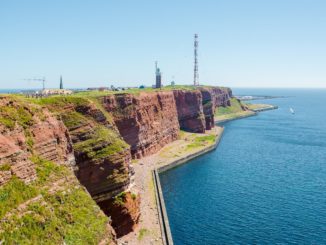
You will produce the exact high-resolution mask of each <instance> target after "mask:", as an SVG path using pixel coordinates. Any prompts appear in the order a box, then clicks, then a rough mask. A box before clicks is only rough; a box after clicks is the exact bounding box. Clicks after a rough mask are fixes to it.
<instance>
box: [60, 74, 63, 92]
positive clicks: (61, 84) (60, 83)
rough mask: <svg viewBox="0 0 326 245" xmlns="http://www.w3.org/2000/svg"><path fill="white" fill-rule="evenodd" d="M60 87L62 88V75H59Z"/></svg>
mask: <svg viewBox="0 0 326 245" xmlns="http://www.w3.org/2000/svg"><path fill="white" fill-rule="evenodd" d="M60 89H63V82H62V76H60Z"/></svg>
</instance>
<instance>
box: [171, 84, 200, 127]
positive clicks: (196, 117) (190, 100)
mask: <svg viewBox="0 0 326 245" xmlns="http://www.w3.org/2000/svg"><path fill="white" fill-rule="evenodd" d="M173 95H174V98H175V102H176V107H177V111H178V120H179V123H180V128H181V129H182V130H185V131H189V132H194V133H204V132H205V116H204V112H203V99H202V94H201V93H200V91H197V90H194V91H186V90H174V91H173Z"/></svg>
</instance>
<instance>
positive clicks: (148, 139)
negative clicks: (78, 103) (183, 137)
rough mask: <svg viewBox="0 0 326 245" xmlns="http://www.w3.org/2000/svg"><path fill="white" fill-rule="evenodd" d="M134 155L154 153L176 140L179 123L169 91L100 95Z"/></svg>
mask: <svg viewBox="0 0 326 245" xmlns="http://www.w3.org/2000/svg"><path fill="white" fill-rule="evenodd" d="M103 106H104V107H105V109H106V110H107V111H108V112H110V113H111V114H112V116H113V119H114V122H115V124H116V125H117V127H118V129H119V132H120V134H121V136H122V137H123V139H124V140H125V141H126V142H127V143H128V144H129V145H130V146H131V154H132V156H133V157H134V158H141V157H143V156H146V155H150V154H153V153H155V152H157V151H158V150H159V149H161V148H162V147H163V146H164V145H166V144H168V143H170V142H172V141H174V140H176V139H177V137H178V135H179V122H178V116H177V109H176V103H175V100H174V96H173V93H172V92H155V93H140V94H139V95H132V94H117V95H112V96H106V97H104V98H103Z"/></svg>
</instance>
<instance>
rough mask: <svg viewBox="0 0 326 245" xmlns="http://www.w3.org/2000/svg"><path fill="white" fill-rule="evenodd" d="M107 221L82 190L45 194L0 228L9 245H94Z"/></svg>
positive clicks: (0, 235) (0, 236)
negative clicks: (64, 244)
mask: <svg viewBox="0 0 326 245" xmlns="http://www.w3.org/2000/svg"><path fill="white" fill-rule="evenodd" d="M107 221H108V218H107V217H105V216H104V215H101V213H100V209H99V207H98V206H96V205H95V203H94V201H93V200H92V199H91V198H90V197H89V196H88V194H86V192H85V191H84V190H83V189H82V188H78V189H76V188H74V189H71V190H70V192H69V193H68V192H63V191H61V192H57V193H55V194H45V195H43V198H42V200H41V201H38V202H32V203H30V204H28V206H27V210H26V212H24V213H20V214H15V215H13V216H12V217H11V218H10V220H9V221H8V222H5V223H4V224H3V225H2V227H1V229H2V230H3V231H4V232H3V233H1V234H0V238H1V239H3V240H5V241H7V242H9V243H8V244H63V243H64V242H65V243H66V244H97V243H98V242H99V241H100V240H101V238H102V237H103V235H104V232H105V226H106V223H107Z"/></svg>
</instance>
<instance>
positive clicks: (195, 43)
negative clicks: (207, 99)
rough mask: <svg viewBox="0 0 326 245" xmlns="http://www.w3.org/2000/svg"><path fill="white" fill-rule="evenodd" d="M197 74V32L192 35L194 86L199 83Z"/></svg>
mask: <svg viewBox="0 0 326 245" xmlns="http://www.w3.org/2000/svg"><path fill="white" fill-rule="evenodd" d="M198 80H199V74H198V34H195V36H194V86H198V85H199V81H198Z"/></svg>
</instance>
